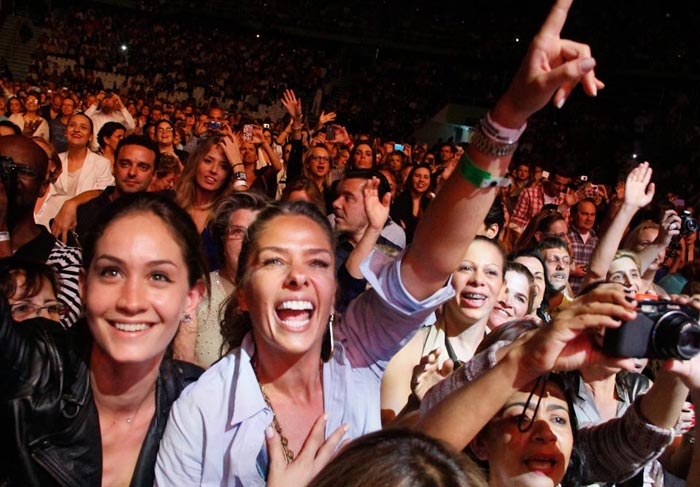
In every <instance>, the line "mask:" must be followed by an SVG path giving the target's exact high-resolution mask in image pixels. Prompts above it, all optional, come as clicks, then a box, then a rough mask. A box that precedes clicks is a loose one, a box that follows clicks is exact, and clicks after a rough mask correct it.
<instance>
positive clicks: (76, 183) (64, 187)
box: [35, 113, 114, 227]
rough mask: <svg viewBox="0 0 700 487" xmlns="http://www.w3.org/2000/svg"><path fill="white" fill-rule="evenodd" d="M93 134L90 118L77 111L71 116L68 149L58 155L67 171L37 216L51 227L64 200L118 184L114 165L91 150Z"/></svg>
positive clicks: (41, 222)
mask: <svg viewBox="0 0 700 487" xmlns="http://www.w3.org/2000/svg"><path fill="white" fill-rule="evenodd" d="M92 137H93V133H92V120H90V117H88V116H87V115H85V114H83V113H76V114H75V115H72V116H71V117H70V118H69V119H68V126H67V127H66V139H67V141H68V151H67V152H62V153H61V154H59V155H58V157H59V158H60V160H61V164H62V166H63V171H62V172H61V174H60V175H59V176H58V179H57V180H56V182H55V183H52V184H51V186H49V190H48V196H47V197H46V199H45V200H44V203H43V205H42V206H41V208H40V209H39V211H37V212H36V215H35V219H36V222H37V223H39V224H40V225H46V226H47V227H49V224H50V222H51V220H52V219H53V218H54V217H58V214H59V212H60V210H61V209H62V208H63V206H64V203H65V202H67V201H68V200H70V199H71V198H73V197H75V196H76V195H79V194H81V193H85V192H87V191H90V190H103V189H105V188H106V187H107V186H110V185H112V184H114V176H112V164H111V163H110V162H109V160H108V159H105V158H104V157H102V156H100V155H99V154H96V153H94V152H92V151H91V150H89V149H88V144H89V143H90V140H92ZM57 219H58V218H57Z"/></svg>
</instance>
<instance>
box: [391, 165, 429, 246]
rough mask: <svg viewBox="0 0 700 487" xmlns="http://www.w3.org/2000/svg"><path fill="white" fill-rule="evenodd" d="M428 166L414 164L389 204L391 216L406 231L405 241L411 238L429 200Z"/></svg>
mask: <svg viewBox="0 0 700 487" xmlns="http://www.w3.org/2000/svg"><path fill="white" fill-rule="evenodd" d="M429 189H430V166H428V165H427V164H421V165H418V166H414V167H413V169H411V172H410V173H408V177H407V178H406V189H404V190H403V191H402V192H401V194H400V195H399V196H397V197H396V201H394V204H392V205H391V218H392V219H393V220H394V221H395V222H396V223H398V224H399V225H401V226H402V227H403V229H404V230H405V231H406V242H407V243H410V242H411V241H412V240H413V234H414V233H415V231H416V225H418V221H419V220H420V218H421V216H422V215H423V212H424V211H425V208H426V207H427V206H428V203H429V202H430V198H429V197H428V190H429Z"/></svg>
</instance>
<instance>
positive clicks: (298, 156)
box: [281, 90, 304, 184]
mask: <svg viewBox="0 0 700 487" xmlns="http://www.w3.org/2000/svg"><path fill="white" fill-rule="evenodd" d="M281 101H282V105H283V106H284V108H286V109H287V112H288V113H289V116H290V117H291V119H292V129H291V130H292V140H291V142H292V151H291V153H290V154H289V160H288V161H286V162H287V184H289V182H291V181H293V180H294V179H296V178H298V177H300V176H301V172H302V161H301V160H302V156H303V152H304V149H303V147H302V142H301V129H302V128H303V126H304V115H303V113H302V110H301V99H297V97H296V95H295V94H294V91H293V90H285V91H284V95H282V100H281Z"/></svg>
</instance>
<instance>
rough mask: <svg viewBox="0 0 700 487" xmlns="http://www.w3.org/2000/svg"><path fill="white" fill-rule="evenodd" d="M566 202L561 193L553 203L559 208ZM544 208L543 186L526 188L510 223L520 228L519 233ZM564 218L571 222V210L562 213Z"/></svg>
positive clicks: (521, 194)
mask: <svg viewBox="0 0 700 487" xmlns="http://www.w3.org/2000/svg"><path fill="white" fill-rule="evenodd" d="M564 202H565V198H564V193H559V195H558V196H556V197H555V198H554V201H553V203H554V204H555V205H557V206H559V205H561V204H562V203H564ZM543 206H544V189H542V185H540V186H533V187H532V188H526V189H524V190H523V191H522V192H521V193H520V197H519V198H518V202H517V203H516V205H515V209H514V210H513V216H512V217H511V219H510V223H511V225H513V226H516V227H518V229H519V231H520V232H521V233H522V231H523V230H524V229H525V227H526V226H527V224H528V223H530V220H532V218H533V217H534V216H535V215H537V214H538V213H539V212H540V211H542V207H543ZM562 214H563V215H564V218H566V220H567V221H568V220H569V208H568V207H567V208H566V210H564V212H562Z"/></svg>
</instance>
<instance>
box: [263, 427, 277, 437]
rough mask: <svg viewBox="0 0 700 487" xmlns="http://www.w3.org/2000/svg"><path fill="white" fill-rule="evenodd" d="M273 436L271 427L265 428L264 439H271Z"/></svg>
mask: <svg viewBox="0 0 700 487" xmlns="http://www.w3.org/2000/svg"><path fill="white" fill-rule="evenodd" d="M274 436H275V430H274V429H272V425H270V426H268V427H267V428H265V437H266V438H273V437H274Z"/></svg>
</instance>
